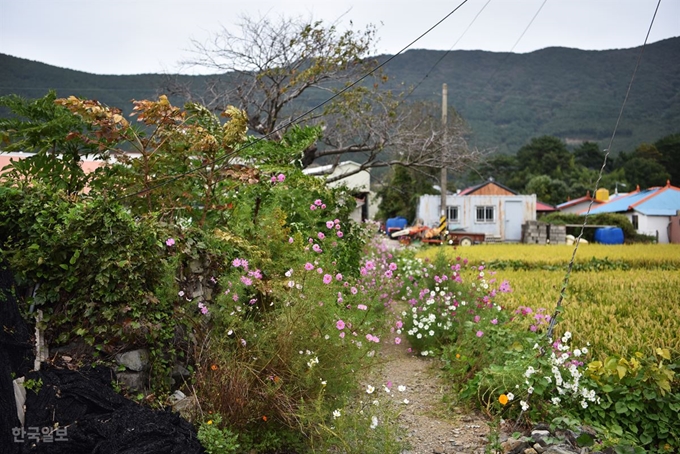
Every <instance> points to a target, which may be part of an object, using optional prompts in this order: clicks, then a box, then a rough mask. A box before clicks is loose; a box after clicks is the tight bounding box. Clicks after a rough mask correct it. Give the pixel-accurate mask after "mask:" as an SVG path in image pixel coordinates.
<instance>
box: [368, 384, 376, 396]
mask: <svg viewBox="0 0 680 454" xmlns="http://www.w3.org/2000/svg"><path fill="white" fill-rule="evenodd" d="M373 391H375V388H374V387H373V386H371V385H368V386H366V394H373Z"/></svg>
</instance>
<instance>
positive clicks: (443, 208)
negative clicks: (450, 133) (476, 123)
mask: <svg viewBox="0 0 680 454" xmlns="http://www.w3.org/2000/svg"><path fill="white" fill-rule="evenodd" d="M447 97H448V88H447V87H446V84H443V85H442V163H441V164H442V170H441V176H440V178H439V180H440V181H439V186H440V188H441V193H442V198H441V215H442V216H447V213H446V148H445V146H444V144H445V143H446V123H447V104H448V103H447Z"/></svg>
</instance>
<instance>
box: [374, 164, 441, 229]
mask: <svg viewBox="0 0 680 454" xmlns="http://www.w3.org/2000/svg"><path fill="white" fill-rule="evenodd" d="M434 181H436V180H435V179H434V178H433V176H432V175H429V174H427V173H426V172H424V171H422V170H419V169H414V168H409V167H405V166H400V165H397V166H393V167H392V168H391V170H390V173H389V174H388V176H387V181H386V182H385V183H384V184H383V185H382V187H381V188H380V189H378V192H377V196H378V197H380V207H379V211H378V214H377V215H376V217H377V218H378V219H388V218H392V217H395V216H403V217H405V218H406V219H408V220H409V221H412V220H414V219H415V218H416V208H417V204H418V198H419V197H420V196H421V195H424V194H436V191H435V190H434V189H433V188H432V184H433V182H434Z"/></svg>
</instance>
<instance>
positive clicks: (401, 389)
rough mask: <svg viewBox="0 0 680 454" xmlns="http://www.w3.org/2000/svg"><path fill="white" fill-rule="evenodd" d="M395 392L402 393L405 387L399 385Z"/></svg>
mask: <svg viewBox="0 0 680 454" xmlns="http://www.w3.org/2000/svg"><path fill="white" fill-rule="evenodd" d="M397 390H399V392H400V393H403V392H404V391H406V386H404V385H399V386H397Z"/></svg>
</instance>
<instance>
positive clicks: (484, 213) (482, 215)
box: [475, 206, 496, 222]
mask: <svg viewBox="0 0 680 454" xmlns="http://www.w3.org/2000/svg"><path fill="white" fill-rule="evenodd" d="M475 211H476V213H477V216H476V221H477V222H494V221H495V220H496V210H495V207H493V206H479V207H477V209H476V210H475Z"/></svg>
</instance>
